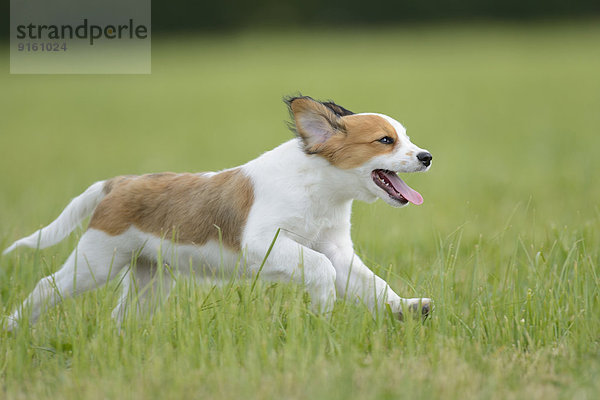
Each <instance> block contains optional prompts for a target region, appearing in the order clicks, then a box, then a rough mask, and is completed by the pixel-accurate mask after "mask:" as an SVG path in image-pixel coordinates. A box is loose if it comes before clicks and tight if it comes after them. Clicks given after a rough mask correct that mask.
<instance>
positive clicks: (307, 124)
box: [285, 96, 347, 154]
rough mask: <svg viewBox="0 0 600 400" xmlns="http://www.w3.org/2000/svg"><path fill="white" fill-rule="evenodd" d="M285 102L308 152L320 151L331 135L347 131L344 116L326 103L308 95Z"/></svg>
mask: <svg viewBox="0 0 600 400" xmlns="http://www.w3.org/2000/svg"><path fill="white" fill-rule="evenodd" d="M285 102H286V103H287V104H288V106H289V108H290V114H291V115H292V117H293V118H294V123H295V125H296V129H295V131H296V133H297V134H298V136H299V137H300V138H301V139H302V142H303V143H304V150H305V151H306V152H307V153H309V154H315V153H318V152H319V150H320V148H321V147H322V145H323V144H324V143H325V142H326V141H327V140H328V139H329V138H330V137H332V136H334V135H340V134H345V133H346V128H345V126H344V123H343V121H342V116H341V115H339V114H337V113H336V112H334V110H333V109H331V108H330V107H328V106H326V105H325V104H323V103H320V102H318V101H316V100H314V99H312V98H310V97H308V96H302V97H293V98H289V99H286V100H285ZM331 104H333V103H331ZM344 110H345V109H344ZM345 111H347V110H345Z"/></svg>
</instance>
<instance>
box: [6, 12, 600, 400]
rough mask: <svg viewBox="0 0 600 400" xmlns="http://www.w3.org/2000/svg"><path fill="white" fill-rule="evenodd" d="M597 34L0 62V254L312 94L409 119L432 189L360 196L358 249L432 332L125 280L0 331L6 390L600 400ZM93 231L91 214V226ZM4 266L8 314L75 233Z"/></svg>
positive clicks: (246, 44) (269, 137)
mask: <svg viewBox="0 0 600 400" xmlns="http://www.w3.org/2000/svg"><path fill="white" fill-rule="evenodd" d="M598 43H600V25H599V24H598V21H594V20H591V21H580V22H547V23H537V24H533V25H516V24H515V25H511V24H484V23H480V24H474V23H473V24H466V25H458V24H453V25H441V26H418V25H416V26H406V27H398V28H380V29H371V30H361V31H350V30H348V31H343V30H337V31H324V30H315V31H308V30H307V31H281V32H271V31H250V32H241V33H237V34H228V35H225V34H221V35H217V34H212V35H209V34H205V35H197V36H189V35H181V36H167V37H155V38H154V39H153V53H152V74H151V75H148V76H111V75H107V76H76V75H70V76H60V75H48V76H42V75H40V76H19V75H9V74H8V45H7V44H4V45H3V47H1V49H2V53H3V57H1V58H0V64H1V69H2V71H3V73H2V74H0V88H1V89H0V116H1V117H0V172H1V173H0V187H1V189H0V245H1V246H2V248H4V247H6V246H8V245H9V244H10V243H12V241H14V240H16V239H18V238H20V237H23V236H25V235H28V234H29V233H31V232H33V231H34V230H36V229H38V228H39V227H40V226H42V225H45V224H47V223H49V222H51V221H52V220H53V219H54V218H55V217H56V216H58V214H59V213H60V211H61V210H62V208H63V207H64V206H65V205H66V204H67V202H68V201H69V199H71V198H72V197H74V196H75V195H77V194H79V193H81V192H82V191H83V190H84V189H85V188H86V187H87V186H88V185H89V184H91V183H92V182H94V181H96V180H100V179H105V178H107V177H111V176H115V175H121V174H138V173H146V172H157V171H206V170H219V169H223V168H227V167H232V166H235V165H238V164H241V163H243V162H245V161H247V160H249V159H251V158H254V157H256V156H257V155H259V154H260V153H261V152H263V151H266V150H268V149H270V148H272V147H274V146H275V145H277V144H279V143H281V142H283V141H285V140H287V139H288V138H290V137H291V133H290V132H289V131H287V130H286V127H285V121H286V120H287V118H288V116H287V111H286V109H285V106H284V104H283V103H282V101H281V98H282V96H283V95H287V94H292V93H296V92H298V91H301V92H302V93H303V94H306V95H310V96H313V97H315V98H322V99H329V98H331V99H334V100H335V101H336V102H338V103H339V104H341V105H343V106H345V107H347V108H348V109H350V110H352V111H355V112H367V111H373V112H382V113H386V114H388V115H391V116H393V117H395V118H396V119H398V120H399V121H401V122H402V123H403V124H404V125H405V126H406V127H407V129H408V134H409V135H410V137H411V139H412V140H413V141H414V142H415V143H416V144H418V145H419V146H421V147H424V148H427V149H428V150H430V151H431V152H432V154H433V157H434V160H433V166H432V169H431V170H430V171H429V172H428V173H426V174H414V175H411V176H404V178H405V179H406V181H407V182H408V183H409V184H410V185H411V186H412V187H414V188H415V189H416V190H418V191H419V192H420V193H421V194H422V195H423V197H424V199H425V202H424V204H423V205H421V206H418V207H417V206H412V205H411V206H409V207H406V208H404V209H393V208H391V207H389V206H387V205H386V204H384V203H383V202H377V203H375V204H362V203H355V205H354V213H353V238H354V243H355V246H356V249H357V251H358V253H359V254H360V255H361V256H362V257H363V260H365V262H366V263H367V264H368V265H370V266H371V267H372V268H373V269H374V270H375V271H377V272H378V273H379V274H380V275H382V276H385V277H387V279H388V281H389V282H390V283H391V285H392V286H393V288H394V289H395V290H396V291H397V292H398V293H399V294H400V295H402V296H404V297H416V296H426V297H431V298H433V299H434V301H435V311H434V312H433V314H432V316H431V317H430V318H429V319H428V320H427V321H425V322H424V323H422V322H421V321H416V320H410V319H409V320H407V321H405V322H404V323H400V322H397V321H395V320H393V319H392V318H390V316H389V315H387V314H386V313H385V312H382V313H379V314H378V315H376V316H375V317H373V316H372V315H371V314H370V313H369V312H368V311H367V310H366V309H365V308H364V307H362V306H360V305H353V304H346V303H343V302H338V304H336V307H335V310H334V312H333V314H332V315H330V316H321V315H315V314H313V313H312V312H311V311H310V307H309V305H308V299H307V298H306V295H305V294H304V292H303V290H302V288H301V287H298V286H294V285H291V284H263V283H259V284H258V285H257V286H256V287H252V284H251V282H230V283H229V284H227V285H225V286H223V287H220V288H216V289H211V288H210V287H207V286H202V285H196V284H195V283H193V282H191V281H190V280H185V279H181V280H179V281H178V282H177V285H176V287H175V290H174V293H173V295H172V296H171V297H169V299H168V301H167V302H166V303H165V304H164V305H163V306H162V307H160V308H159V309H158V310H157V311H156V312H155V313H154V315H153V316H152V317H150V316H146V317H143V318H139V319H133V318H128V319H127V320H126V321H125V324H124V327H123V329H122V330H120V331H119V330H118V329H117V327H116V326H115V324H114V322H113V321H112V320H111V318H110V313H111V310H112V308H113V307H114V306H115V305H116V301H117V297H118V294H117V293H116V289H117V285H118V284H117V283H116V282H112V283H110V284H108V285H106V286H104V287H102V288H100V289H98V290H96V291H94V292H92V293H88V294H86V295H84V296H81V297H78V298H76V299H72V300H68V301H65V302H64V303H63V304H61V305H60V306H58V307H56V308H53V309H52V310H50V311H49V312H48V313H47V314H45V315H44V316H43V317H42V318H41V319H40V320H39V322H38V323H37V324H35V325H33V326H25V327H24V328H22V329H20V330H19V331H17V332H15V333H7V332H0V385H1V388H0V397H1V398H5V399H25V398H36V399H46V398H47V399H50V398H52V399H55V398H61V399H106V398H131V399H165V398H207V399H230V398H247V399H264V398H287V399H348V398H356V399H396V398H426V399H429V398H444V399H458V398H460V399H463V398H486V399H521V398H527V399H544V400H550V399H595V398H598V396H599V395H600V380H598V376H600V311H599V310H600V300H599V294H600V293H599V292H600V290H599V288H600V206H599V203H600V202H599V200H600V184H598V179H599V178H600V177H599V172H600V157H599V156H598V151H599V149H600V72H599V71H600V51H599V47H598ZM82 229H84V228H82ZM82 231H83V230H79V231H77V232H76V233H74V234H73V235H71V237H70V238H69V239H68V240H66V241H65V242H63V243H61V244H59V245H57V246H54V247H51V248H48V249H44V250H41V251H36V250H32V249H19V250H18V251H17V252H15V253H12V254H10V255H8V256H0V310H1V312H2V314H1V316H2V317H4V316H6V315H8V313H9V312H10V311H11V310H12V309H13V308H14V307H16V306H17V305H18V304H19V303H20V302H21V301H22V300H23V299H24V297H25V296H26V295H27V294H28V293H29V292H30V290H31V289H32V288H33V286H34V285H35V283H36V282H37V281H38V280H39V279H40V278H41V277H42V276H44V275H47V274H48V273H50V272H52V271H55V270H56V269H58V268H59V267H60V265H61V263H62V262H63V261H64V259H65V258H66V257H67V255H68V254H69V252H70V251H71V249H72V247H73V246H74V244H75V243H76V240H77V236H78V235H80V234H81V232H82Z"/></svg>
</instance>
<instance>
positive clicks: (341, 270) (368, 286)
mask: <svg viewBox="0 0 600 400" xmlns="http://www.w3.org/2000/svg"><path fill="white" fill-rule="evenodd" d="M320 250H322V251H323V253H324V254H325V255H326V256H327V257H328V258H329V259H330V260H331V262H332V264H333V266H334V268H335V270H336V282H335V283H336V288H337V291H338V295H339V296H340V297H343V298H345V299H348V300H354V301H360V302H363V303H365V304H366V305H367V307H369V309H370V310H371V312H375V311H376V309H377V308H380V309H381V308H382V307H385V305H386V304H387V305H389V306H390V308H391V310H392V312H393V313H394V314H396V315H397V316H398V317H399V318H402V316H403V309H404V308H407V309H409V310H411V311H413V312H415V313H418V314H422V315H424V316H426V315H428V314H429V312H430V310H431V307H432V303H431V300H430V299H428V298H411V299H405V298H402V297H400V296H398V294H396V292H394V291H393V290H392V288H391V287H390V285H388V283H387V282H386V281H384V280H383V279H381V278H380V277H379V276H377V275H376V274H375V273H373V271H371V269H369V267H367V266H366V265H365V263H363V261H362V260H361V259H360V257H359V256H358V255H357V254H356V253H355V252H354V249H353V247H352V242H351V241H349V240H346V241H338V243H337V244H336V243H335V242H333V241H326V242H324V244H323V246H322V248H321V249H320Z"/></svg>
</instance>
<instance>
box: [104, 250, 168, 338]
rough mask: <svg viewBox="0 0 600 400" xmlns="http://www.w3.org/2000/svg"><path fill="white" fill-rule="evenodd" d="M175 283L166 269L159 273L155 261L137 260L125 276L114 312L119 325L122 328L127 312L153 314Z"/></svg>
mask: <svg viewBox="0 0 600 400" xmlns="http://www.w3.org/2000/svg"><path fill="white" fill-rule="evenodd" d="M173 283H174V282H173V278H172V277H171V274H170V273H169V271H167V270H166V267H163V270H162V271H160V272H159V271H158V267H157V263H156V262H155V261H151V260H148V259H146V258H138V259H137V260H135V262H134V263H133V264H132V266H131V267H130V268H129V269H128V270H127V272H126V273H125V275H124V276H123V281H122V292H121V298H120V299H119V303H118V304H117V306H116V307H115V309H114V310H113V312H112V317H113V319H114V320H115V321H116V323H117V325H118V326H119V327H120V326H121V324H122V323H123V321H124V319H125V316H126V315H127V312H134V313H135V315H140V314H143V313H149V314H152V313H153V312H154V310H155V309H156V307H157V306H158V305H160V304H161V303H162V302H163V300H165V299H166V298H167V297H168V296H169V293H170V291H171V288H172V286H173Z"/></svg>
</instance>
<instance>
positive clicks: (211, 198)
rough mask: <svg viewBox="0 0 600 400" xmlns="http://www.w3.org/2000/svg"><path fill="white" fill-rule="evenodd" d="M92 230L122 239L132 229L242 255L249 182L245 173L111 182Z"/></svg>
mask: <svg viewBox="0 0 600 400" xmlns="http://www.w3.org/2000/svg"><path fill="white" fill-rule="evenodd" d="M104 190H105V192H107V193H108V195H107V196H106V197H105V198H104V199H103V200H102V201H101V202H100V204H99V205H98V207H97V208H96V210H95V211H94V214H93V215H92V219H91V221H90V225H89V227H90V228H93V229H100V230H103V231H105V232H106V233H108V234H110V235H119V234H121V233H123V232H124V231H125V230H127V229H128V228H129V227H130V226H135V227H136V228H138V229H139V230H141V231H143V232H147V233H151V234H154V235H156V236H160V237H164V238H166V239H169V240H170V239H172V238H174V239H175V241H177V242H179V243H191V244H197V245H201V244H204V243H206V242H207V241H208V240H211V239H213V240H218V239H219V230H218V229H217V228H216V227H215V225H216V226H218V227H219V228H220V229H221V233H222V238H223V244H225V245H226V246H228V247H230V248H232V249H235V250H240V247H241V235H242V231H243V229H244V226H245V224H246V220H247V218H248V213H249V212H250V207H251V206H252V203H253V202H254V189H253V187H252V183H251V181H250V179H249V178H248V177H247V176H246V175H244V173H243V172H242V171H241V170H240V169H233V170H229V171H224V172H221V173H218V174H216V175H213V176H211V177H205V176H202V175H196V174H175V173H162V174H149V175H142V176H137V177H117V178H113V179H110V180H108V181H106V183H105V186H104Z"/></svg>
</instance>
